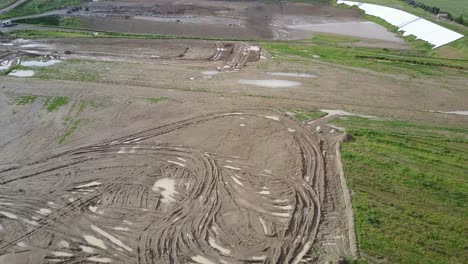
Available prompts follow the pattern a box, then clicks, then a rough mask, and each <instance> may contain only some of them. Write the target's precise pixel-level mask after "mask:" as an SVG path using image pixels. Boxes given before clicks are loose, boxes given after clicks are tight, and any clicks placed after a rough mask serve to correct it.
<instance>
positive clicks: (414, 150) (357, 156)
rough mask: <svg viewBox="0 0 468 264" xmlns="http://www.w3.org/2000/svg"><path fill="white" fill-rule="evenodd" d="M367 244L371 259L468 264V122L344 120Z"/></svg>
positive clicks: (351, 181)
mask: <svg viewBox="0 0 468 264" xmlns="http://www.w3.org/2000/svg"><path fill="white" fill-rule="evenodd" d="M334 123H336V124H337V125H339V126H341V127H345V128H346V130H347V132H348V133H349V134H351V135H352V136H353V137H354V139H355V140H354V141H352V142H347V143H344V144H343V146H342V158H343V164H344V169H345V175H346V177H347V179H348V185H349V187H350V189H351V191H352V204H353V210H354V214H355V223H356V232H357V239H358V246H359V250H360V251H361V252H362V253H363V254H362V256H363V257H364V258H367V259H368V260H369V261H370V262H373V261H372V260H373V259H374V258H375V259H381V258H383V259H385V260H386V262H388V263H424V264H426V263H465V262H466V256H467V248H466V245H467V244H468V233H467V229H466V219H467V216H468V207H467V206H466V205H467V204H468V181H467V179H466V175H467V172H468V129H463V128H456V127H455V128H454V127H439V126H434V125H424V124H415V123H411V122H400V121H389V120H385V121H378V120H369V119H363V118H357V117H348V118H346V119H344V118H342V119H338V120H336V121H335V122H334Z"/></svg>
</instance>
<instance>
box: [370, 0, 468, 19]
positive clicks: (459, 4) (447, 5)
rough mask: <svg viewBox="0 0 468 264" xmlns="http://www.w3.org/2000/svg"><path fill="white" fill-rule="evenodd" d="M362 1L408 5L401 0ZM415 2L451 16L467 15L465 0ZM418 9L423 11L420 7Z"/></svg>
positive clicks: (399, 6) (425, 0)
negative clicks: (438, 9) (436, 8)
mask: <svg viewBox="0 0 468 264" xmlns="http://www.w3.org/2000/svg"><path fill="white" fill-rule="evenodd" d="M362 2H366V3H376V4H381V5H386V6H390V7H395V8H399V9H403V8H407V6H408V5H407V4H406V3H404V2H403V1H401V0H365V1H362ZM416 2H418V3H422V4H426V5H429V6H435V7H439V8H440V10H442V11H447V12H450V13H451V14H452V15H453V16H459V15H464V16H468V3H467V2H466V1H465V0H416ZM414 9H416V8H414ZM420 10H421V11H423V12H425V11H424V10H422V9H420Z"/></svg>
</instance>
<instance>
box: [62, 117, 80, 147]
mask: <svg viewBox="0 0 468 264" xmlns="http://www.w3.org/2000/svg"><path fill="white" fill-rule="evenodd" d="M80 123H81V120H80V119H78V120H75V121H73V123H72V124H71V125H70V127H69V128H68V130H67V131H66V132H65V133H64V134H63V135H62V136H61V137H60V138H59V141H58V143H59V144H62V143H63V142H65V139H67V137H69V136H70V135H71V134H72V133H73V132H75V130H76V129H77V128H78V126H79V125H80Z"/></svg>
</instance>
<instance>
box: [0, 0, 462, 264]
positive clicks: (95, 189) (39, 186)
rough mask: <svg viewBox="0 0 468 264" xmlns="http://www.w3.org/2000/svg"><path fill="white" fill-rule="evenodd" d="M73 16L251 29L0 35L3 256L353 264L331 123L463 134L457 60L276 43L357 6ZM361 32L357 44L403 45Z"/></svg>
mask: <svg viewBox="0 0 468 264" xmlns="http://www.w3.org/2000/svg"><path fill="white" fill-rule="evenodd" d="M72 16H76V17H80V18H86V20H87V21H88V23H89V25H90V27H91V28H92V29H94V30H105V31H122V32H133V33H135V32H140V33H141V32H143V33H159V34H171V35H190V36H196V37H200V36H209V37H224V38H240V39H256V40H251V41H249V40H243V41H235V40H232V41H231V40H226V39H225V40H219V41H217V40H199V39H195V38H194V39H170V38H169V39H149V38H148V39H132V38H122V37H115V36H116V35H113V36H112V38H104V37H103V38H100V37H99V36H100V35H99V34H103V33H95V34H94V35H89V36H86V37H76V36H75V37H73V38H43V39H41V38H39V39H25V38H14V37H2V38H1V39H0V71H2V73H3V72H7V73H8V74H7V75H1V76H0V135H1V137H0V264H10V263H21V264H22V263H25V264H26V263H31V264H36V263H37V264H39V263H125V264H127V263H139V264H149V263H158V264H159V263H180V264H185V263H199V264H213V263H221V264H227V263H231V264H236V263H271V264H273V263H330V262H332V263H346V262H344V261H346V260H345V259H351V258H356V257H357V246H356V237H355V236H356V235H355V228H354V219H353V211H352V207H351V200H350V198H351V194H350V191H349V190H348V187H347V183H346V179H345V175H344V172H343V168H342V164H341V154H340V146H341V143H343V142H345V141H349V140H353V139H352V137H351V136H349V135H348V134H347V133H346V132H345V130H344V129H343V128H341V127H337V126H335V125H333V124H332V122H333V121H334V120H335V119H336V118H337V117H346V116H359V117H363V118H368V119H371V120H377V121H378V120H391V119H393V118H396V119H402V120H407V121H418V122H425V123H433V124H441V125H449V126H457V127H463V128H468V123H467V119H466V116H465V115H466V98H468V91H467V90H466V89H464V88H463V87H466V85H468V83H467V79H466V75H464V74H466V68H464V67H462V66H457V65H458V64H457V65H455V66H454V65H452V64H448V62H447V63H446V64H443V65H442V66H440V67H441V69H443V70H440V72H439V73H437V72H435V70H434V71H430V72H429V73H428V71H429V70H427V71H424V70H426V69H427V68H422V70H421V68H417V66H419V65H416V66H415V65H413V63H414V61H410V62H407V61H405V62H404V63H407V64H406V65H411V66H408V67H409V70H408V71H398V70H395V69H392V70H388V71H385V70H382V69H387V68H384V67H385V65H384V66H382V68H375V69H374V68H372V67H367V68H366V67H364V66H363V67H357V66H352V65H348V66H345V65H344V64H337V63H333V60H332V59H334V58H331V59H329V58H327V57H326V56H327V55H329V54H325V53H324V54H321V55H317V54H315V53H310V52H309V53H310V54H309V53H307V50H305V51H304V50H300V51H297V52H296V51H295V52H296V53H294V54H293V55H285V54H286V53H281V52H280V48H277V49H273V48H272V49H270V50H268V49H266V48H264V47H266V46H269V45H270V46H269V47H272V44H271V43H272V42H271V43H270V42H264V40H265V39H270V40H271V39H281V40H291V39H299V38H304V37H310V35H309V34H312V33H311V32H320V31H321V30H324V31H327V32H329V31H330V30H331V31H334V30H338V31H341V32H335V33H339V34H344V35H347V34H346V32H344V31H347V28H344V29H343V28H341V26H339V25H341V24H339V25H338V26H336V23H344V24H346V23H350V24H348V26H350V25H351V27H354V26H355V25H361V24H360V23H362V21H361V18H360V15H359V14H357V13H356V11H354V10H345V9H337V8H332V7H329V6H317V5H305V4H298V3H296V4H291V3H288V4H282V5H266V4H258V3H252V2H249V1H246V2H231V1H227V2H226V1H186V0H182V1H177V2H176V3H173V1H169V0H167V1H143V0H141V1H127V2H120V1H96V2H91V3H89V11H85V10H81V11H78V12H75V13H73V14H72ZM178 20H179V21H178ZM329 23H332V24H335V25H334V26H332V28H327V26H330V25H329ZM372 25H375V24H372ZM322 26H323V27H322ZM367 26H369V25H364V26H363V28H362V29H361V30H360V31H359V30H358V31H359V32H360V33H359V34H358V33H356V32H358V31H356V32H355V33H353V34H351V35H353V36H354V37H359V41H355V40H354V39H353V41H350V43H348V42H347V41H348V39H345V40H344V41H345V45H346V49H347V50H346V52H348V51H350V52H351V51H352V50H354V49H355V48H357V47H362V46H365V47H378V49H379V50H385V52H393V50H388V49H387V48H390V49H402V50H403V51H402V52H409V51H407V49H408V48H409V47H408V45H407V44H406V43H404V42H403V41H402V40H401V39H398V38H396V37H395V35H393V34H392V33H390V32H388V31H386V30H383V28H381V27H374V26H370V27H367ZM372 29H374V30H376V31H371V32H372V33H371V34H370V35H366V34H365V32H369V30H372ZM71 33H74V34H80V33H81V32H79V31H73V32H71ZM379 34H380V35H379ZM102 36H105V35H102ZM107 37H109V35H107ZM322 38H326V37H323V36H322ZM330 38H333V39H335V38H336V36H333V37H330ZM338 38H340V37H338ZM262 39H263V40H262ZM340 40H341V39H340ZM269 43H270V44H269ZM275 43H276V45H288V44H285V43H286V42H275ZM278 43H279V44H278ZM289 43H292V42H289ZM294 43H295V44H297V45H304V46H303V47H304V49H306V48H310V47H314V46H315V45H316V44H314V43H312V42H306V41H302V42H294ZM293 45H294V44H291V46H293ZM336 45H338V44H336ZM301 47H302V46H301ZM287 48H290V47H289V46H288V47H286V48H284V49H287ZM326 48H328V47H326ZM365 51H366V52H368V50H365ZM301 52H306V53H307V54H306V55H307V56H308V57H306V56H301V54H305V53H301ZM327 52H329V50H328V49H327ZM330 53H331V52H330ZM366 54H367V53H366ZM330 56H331V55H330ZM339 56H342V57H345V56H346V54H345V53H340V54H339V55H337V57H339ZM394 57H396V56H394ZM392 58H393V57H392ZM361 59H362V60H361V61H365V63H369V65H370V64H371V63H374V61H371V60H370V59H369V60H364V59H363V58H361ZM380 60H383V59H382V58H379V59H378V60H377V61H378V63H380ZM369 61H370V62H369ZM384 63H387V64H391V63H392V62H391V61H384V62H383V63H382V64H384ZM398 63H400V62H398ZM444 63H445V61H444ZM457 63H458V62H457ZM395 64H396V65H397V67H400V66H401V64H403V62H401V64H397V63H395ZM379 65H380V64H379ZM403 65H405V64H403ZM438 65H439V64H438ZM365 66H367V64H366V65H365ZM426 66H427V65H424V67H426ZM437 67H439V66H437ZM457 67H458V68H457ZM396 69H398V68H396ZM435 69H438V68H435ZM449 70H453V72H451V73H450V74H443V73H445V72H448V71H449ZM421 72H422V73H421ZM422 76H423V77H422ZM319 111H321V112H319ZM300 114H302V115H306V116H307V117H306V118H299V115H300Z"/></svg>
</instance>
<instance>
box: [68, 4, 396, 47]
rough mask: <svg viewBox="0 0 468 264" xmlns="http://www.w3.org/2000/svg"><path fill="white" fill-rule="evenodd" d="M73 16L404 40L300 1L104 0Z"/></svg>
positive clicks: (156, 25)
mask: <svg viewBox="0 0 468 264" xmlns="http://www.w3.org/2000/svg"><path fill="white" fill-rule="evenodd" d="M86 6H87V10H86V11H85V10H84V9H83V10H81V11H78V12H74V13H72V14H71V15H72V16H74V17H79V18H80V19H82V20H83V21H84V23H85V24H86V25H87V27H89V28H90V29H93V30H103V31H119V32H132V33H152V34H169V35H180V36H198V37H221V38H236V39H239V38H240V39H282V40H292V39H302V38H307V37H310V36H311V35H312V34H313V32H328V33H336V34H344V35H351V36H357V37H364V38H372V39H379V40H385V41H391V42H394V45H396V46H404V42H403V41H402V40H401V39H399V38H398V37H396V36H395V35H394V34H393V33H390V32H388V31H386V30H385V29H384V28H383V27H381V26H379V25H377V24H375V23H372V22H362V19H361V15H360V14H359V13H358V12H357V11H355V10H346V9H338V8H333V7H330V6H326V5H312V4H301V3H286V2H284V3H280V4H265V3H259V2H255V1H245V2H237V1H227V2H226V1H206V0H204V1H187V0H184V1H177V2H176V3H173V1H165V0H158V1H131V2H130V1H125V2H121V1H99V2H92V3H89V4H87V5H86Z"/></svg>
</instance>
